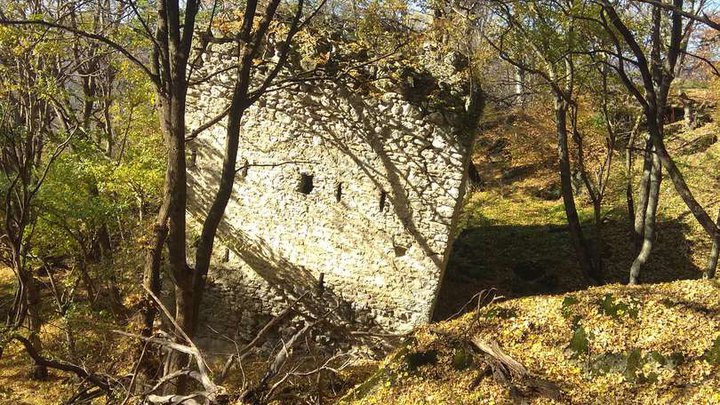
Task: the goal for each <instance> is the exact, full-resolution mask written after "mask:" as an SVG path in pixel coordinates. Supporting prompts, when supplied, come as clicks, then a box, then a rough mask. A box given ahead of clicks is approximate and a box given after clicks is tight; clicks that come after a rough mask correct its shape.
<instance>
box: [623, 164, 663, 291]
mask: <svg viewBox="0 0 720 405" xmlns="http://www.w3.org/2000/svg"><path fill="white" fill-rule="evenodd" d="M652 152H653V151H651V154H652V157H653V158H652V166H651V170H650V181H649V183H648V186H647V190H648V192H647V203H646V205H645V210H644V212H642V213H641V214H642V215H643V217H644V218H643V220H642V224H643V228H642V230H641V235H642V243H641V245H640V251H639V252H638V254H637V256H636V257H635V260H634V261H633V263H632V265H631V266H630V280H629V283H630V284H638V283H639V282H640V271H641V269H642V267H643V266H644V265H645V263H647V260H648V258H649V257H650V253H651V252H652V248H653V245H654V243H655V229H656V219H657V207H658V203H659V201H660V182H661V181H662V166H661V165H660V158H659V157H658V155H657V154H656V153H652Z"/></svg>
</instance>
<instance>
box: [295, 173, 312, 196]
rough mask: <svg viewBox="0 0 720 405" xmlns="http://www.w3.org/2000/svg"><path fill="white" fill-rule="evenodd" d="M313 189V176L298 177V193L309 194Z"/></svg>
mask: <svg viewBox="0 0 720 405" xmlns="http://www.w3.org/2000/svg"><path fill="white" fill-rule="evenodd" d="M313 187H314V186H313V175H312V174H307V173H302V174H301V175H300V184H299V185H298V191H299V192H301V193H303V194H310V192H311V191H312V189H313Z"/></svg>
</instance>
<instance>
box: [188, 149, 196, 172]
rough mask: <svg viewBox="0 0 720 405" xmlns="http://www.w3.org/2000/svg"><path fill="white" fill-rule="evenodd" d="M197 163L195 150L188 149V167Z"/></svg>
mask: <svg viewBox="0 0 720 405" xmlns="http://www.w3.org/2000/svg"><path fill="white" fill-rule="evenodd" d="M196 164H197V151H196V150H195V149H193V150H191V151H190V162H188V167H189V168H191V169H192V168H194V167H195V165H196Z"/></svg>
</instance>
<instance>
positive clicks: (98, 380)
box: [12, 335, 112, 392]
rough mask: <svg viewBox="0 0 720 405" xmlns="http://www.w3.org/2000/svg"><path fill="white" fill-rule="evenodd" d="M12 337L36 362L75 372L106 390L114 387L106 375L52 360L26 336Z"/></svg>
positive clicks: (48, 366)
mask: <svg viewBox="0 0 720 405" xmlns="http://www.w3.org/2000/svg"><path fill="white" fill-rule="evenodd" d="M12 339H13V340H17V341H18V342H20V343H21V344H22V345H23V346H24V347H25V351H26V352H27V354H28V355H29V356H30V357H31V358H32V359H33V361H34V362H35V363H37V364H39V365H41V366H45V367H47V368H53V369H55V370H60V371H67V372H70V373H73V374H75V375H76V376H78V377H80V378H82V379H83V380H85V381H88V382H90V383H91V384H93V385H94V386H96V387H98V388H99V389H101V390H103V391H104V392H110V390H111V389H112V386H111V384H110V383H109V382H108V378H106V377H104V376H101V375H98V374H94V373H91V372H89V371H87V370H85V369H84V368H82V367H80V366H78V365H75V364H72V363H68V362H66V361H62V360H51V359H46V358H45V357H42V356H41V355H40V353H38V352H37V351H36V350H35V347H34V346H33V345H32V343H30V341H29V340H28V339H27V338H25V337H24V336H20V335H13V336H12Z"/></svg>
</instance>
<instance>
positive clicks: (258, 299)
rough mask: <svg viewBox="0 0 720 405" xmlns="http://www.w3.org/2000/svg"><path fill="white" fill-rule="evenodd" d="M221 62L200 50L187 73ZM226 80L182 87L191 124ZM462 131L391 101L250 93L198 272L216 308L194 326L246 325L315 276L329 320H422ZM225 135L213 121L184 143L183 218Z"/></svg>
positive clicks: (298, 91)
mask: <svg viewBox="0 0 720 405" xmlns="http://www.w3.org/2000/svg"><path fill="white" fill-rule="evenodd" d="M229 63H232V60H231V59H230V58H228V57H226V56H224V55H223V54H222V53H220V52H212V51H211V52H210V53H209V54H208V55H206V56H205V63H204V65H203V67H202V68H200V70H199V71H198V75H199V76H202V75H203V69H205V70H207V71H208V72H209V71H215V70H219V69H222V68H223V67H224V66H227V65H228V64H229ZM232 84H233V83H232V78H231V77H228V76H227V75H218V76H215V77H214V79H213V80H212V81H211V82H210V83H205V84H202V85H200V86H198V87H196V88H194V89H192V90H191V92H190V93H189V96H188V98H189V103H188V104H189V106H191V109H190V110H189V113H188V119H187V121H188V127H189V128H190V129H192V128H195V127H197V126H198V125H200V124H201V123H203V122H206V121H207V120H209V119H210V118H212V117H214V116H215V115H216V114H217V113H219V112H220V111H222V110H223V109H224V108H225V107H226V106H227V99H228V95H229V90H230V89H231V88H232ZM464 136H465V135H464V134H461V133H460V132H459V131H458V130H456V129H454V128H453V126H452V125H450V124H449V123H448V122H447V120H446V119H445V118H444V116H443V114H442V113H440V112H425V113H421V112H420V111H419V109H418V108H417V107H415V106H414V105H412V104H411V103H409V102H407V101H405V100H403V98H402V97H401V96H400V95H398V94H396V93H385V94H383V95H382V96H381V97H373V96H361V95H357V94H354V93H353V92H352V91H351V90H350V89H349V88H348V87H346V86H344V85H342V84H337V83H329V82H323V83H319V84H318V83H313V84H312V85H295V86H293V87H290V88H286V89H284V90H280V91H276V92H272V93H269V94H267V95H266V96H264V97H263V98H261V99H260V100H259V101H258V102H257V103H256V104H255V105H253V106H252V107H251V108H250V109H249V110H248V111H247V112H246V114H245V117H244V119H243V126H242V132H241V144H240V151H239V159H238V167H240V170H239V171H238V175H237V178H236V182H235V188H234V191H233V193H234V194H233V197H232V199H231V201H230V204H229V205H228V207H227V210H226V215H225V220H224V222H223V223H222V225H221V228H220V240H221V244H220V245H216V246H217V248H216V249H215V252H216V253H217V258H216V260H215V265H214V268H213V269H212V271H211V275H210V278H211V279H212V281H211V287H212V288H211V292H209V293H208V294H209V296H210V297H211V298H210V299H212V300H214V301H215V302H222V304H216V305H215V306H209V308H211V309H210V311H209V312H210V313H207V314H206V315H205V318H206V320H207V321H208V322H209V323H210V324H212V325H214V327H215V328H223V329H225V330H227V329H228V328H230V329H231V330H238V329H239V330H240V334H242V333H244V330H247V329H257V327H259V326H261V323H262V322H263V319H264V318H263V317H262V315H265V316H268V315H269V314H273V313H277V312H278V311H280V310H282V309H283V308H284V307H286V306H287V305H288V303H289V302H291V301H292V300H293V299H295V298H298V297H299V296H301V295H302V294H303V293H304V292H307V291H313V290H314V289H316V288H317V286H318V285H319V284H320V280H322V284H323V285H324V286H325V289H324V292H323V294H324V295H326V296H327V295H331V296H332V297H333V299H334V300H335V302H343V303H344V304H345V306H346V307H347V308H345V309H344V312H342V313H341V311H338V312H339V313H341V315H342V316H340V317H341V318H342V320H341V322H342V323H345V324H354V325H358V326H359V327H365V328H369V329H372V330H378V331H394V332H398V331H408V330H409V329H411V328H412V327H413V326H415V325H417V324H420V323H424V322H428V321H429V320H430V318H431V316H432V310H433V306H434V303H435V299H436V297H437V294H438V291H439V288H440V283H441V281H442V278H443V273H444V269H445V265H446V263H447V260H448V256H449V254H450V247H451V243H452V238H453V236H454V234H453V232H454V228H455V225H456V222H457V217H458V213H459V210H460V206H461V204H462V199H463V195H464V189H465V168H466V167H467V162H468V155H469V153H468V146H467V145H468V142H465V141H463V140H462V139H464ZM224 138H225V128H224V123H220V124H217V125H215V126H213V127H212V128H210V129H209V130H207V131H204V132H203V133H202V134H201V135H200V136H199V137H198V138H197V139H195V140H194V141H192V142H191V144H190V145H191V146H190V152H189V153H190V158H189V161H190V164H189V166H190V167H191V169H190V190H191V195H190V201H191V206H192V209H191V212H190V214H191V215H194V216H198V215H199V214H201V213H202V212H204V211H205V209H206V207H207V206H208V205H209V203H210V201H211V200H212V196H213V195H214V193H215V190H216V187H217V181H218V176H219V172H220V168H221V161H222V154H223V146H224ZM218 311H221V312H220V313H219V312H218Z"/></svg>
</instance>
